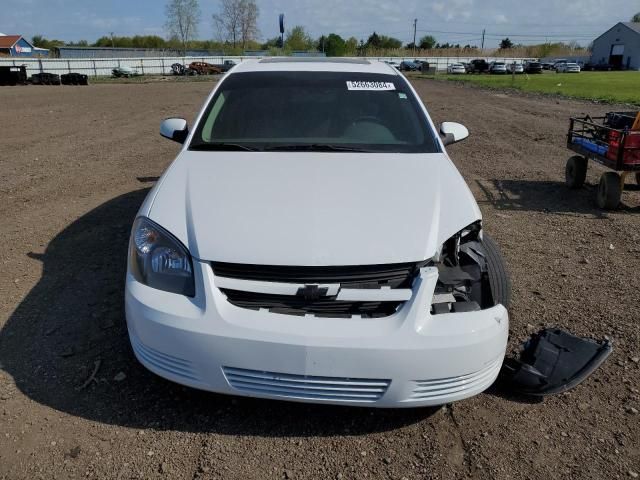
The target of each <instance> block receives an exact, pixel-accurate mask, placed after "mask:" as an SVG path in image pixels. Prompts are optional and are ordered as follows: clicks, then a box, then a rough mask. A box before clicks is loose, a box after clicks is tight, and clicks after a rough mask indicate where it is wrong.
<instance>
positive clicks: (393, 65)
mask: <svg viewBox="0 0 640 480" xmlns="http://www.w3.org/2000/svg"><path fill="white" fill-rule="evenodd" d="M384 63H386V64H387V65H390V66H392V67H393V68H397V69H398V70H399V69H400V64H399V63H398V62H396V61H393V60H385V62H384Z"/></svg>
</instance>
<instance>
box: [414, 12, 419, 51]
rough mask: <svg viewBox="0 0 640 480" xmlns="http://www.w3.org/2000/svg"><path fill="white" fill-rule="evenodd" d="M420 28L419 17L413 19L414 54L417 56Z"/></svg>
mask: <svg viewBox="0 0 640 480" xmlns="http://www.w3.org/2000/svg"><path fill="white" fill-rule="evenodd" d="M417 28H418V19H417V18H414V19H413V56H414V57H415V56H416V29H417Z"/></svg>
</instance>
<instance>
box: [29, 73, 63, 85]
mask: <svg viewBox="0 0 640 480" xmlns="http://www.w3.org/2000/svg"><path fill="white" fill-rule="evenodd" d="M31 83H32V84H34V85H60V83H61V82H60V75H58V74H56V73H34V74H33V75H31Z"/></svg>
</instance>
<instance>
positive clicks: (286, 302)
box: [125, 58, 510, 407]
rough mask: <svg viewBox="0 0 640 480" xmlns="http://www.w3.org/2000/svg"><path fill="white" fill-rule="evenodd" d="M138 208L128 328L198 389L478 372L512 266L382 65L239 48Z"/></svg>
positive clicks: (167, 371) (348, 390) (419, 110)
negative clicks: (250, 56) (235, 61)
mask: <svg viewBox="0 0 640 480" xmlns="http://www.w3.org/2000/svg"><path fill="white" fill-rule="evenodd" d="M160 133H161V135H163V136H165V137H167V138H170V139H172V140H174V141H177V142H179V143H180V144H181V149H180V152H179V153H178V156H177V158H176V159H175V160H174V162H173V163H172V164H171V165H170V166H169V168H168V169H167V170H166V172H165V173H164V174H163V175H162V177H161V178H160V180H159V181H158V182H157V183H156V185H155V187H154V188H153V189H152V190H151V192H150V193H149V195H148V196H147V198H146V200H145V201H144V203H143V205H142V207H141V208H140V210H139V212H138V215H137V217H136V219H135V221H134V225H133V230H132V235H131V242H130V248H129V258H128V268H127V277H126V291H125V309H126V318H127V326H128V330H129V337H130V340H131V345H132V347H133V351H134V353H135V355H136V357H137V358H138V360H139V361H140V362H141V363H142V364H143V365H144V366H145V367H147V368H148V369H149V370H151V371H153V372H155V373H156V374H158V375H160V376H162V377H165V378H167V379H169V380H172V381H174V382H178V383H181V384H184V385H188V386H191V387H194V388H199V389H204V390H209V391H214V392H220V393H225V394H234V395H245V396H251V397H260V398H269V399H282V400H292V401H304V402H315V403H332V404H342V405H357V406H372V407H416V406H425V405H440V404H445V403H449V402H452V401H456V400H461V399H464V398H468V397H471V396H473V395H476V394H478V393H480V392H482V391H483V390H485V389H486V388H488V387H489V386H490V385H491V384H492V383H493V382H494V380H495V378H496V376H497V375H498V372H499V370H500V368H501V365H502V362H503V358H504V354H505V349H506V346H507V336H508V332H509V316H508V313H507V306H508V303H509V294H510V283H509V279H508V277H507V275H506V273H505V272H506V270H505V266H504V263H503V260H502V257H501V256H500V254H499V252H498V250H497V247H496V245H495V243H494V242H493V241H492V240H491V239H490V238H489V237H488V236H487V235H486V234H483V229H482V217H481V214H480V210H479V208H478V205H477V204H476V202H475V200H474V198H473V195H472V193H471V191H470V190H469V188H468V187H467V184H466V183H465V181H464V179H463V178H462V176H461V175H460V173H459V172H458V170H457V169H456V167H455V165H454V164H453V162H452V161H451V159H450V158H449V156H448V155H447V152H446V150H445V146H446V145H448V144H451V143H454V142H458V141H460V140H463V139H464V138H466V137H467V135H468V131H467V129H466V128H465V127H464V126H462V125H460V124H457V123H452V122H445V123H442V124H441V125H440V127H439V128H436V126H435V125H434V124H433V122H432V121H431V118H430V117H429V114H428V113H427V110H426V108H425V106H424V105H423V103H422V102H421V101H420V99H419V98H418V96H417V95H416V93H415V91H414V89H413V87H412V86H411V84H410V83H409V82H408V81H407V80H406V79H405V78H404V76H402V75H401V74H400V73H399V72H398V71H397V70H396V69H394V68H393V67H390V66H389V65H386V64H385V63H382V62H377V61H369V60H366V59H352V60H351V59H349V60H347V59H337V60H331V59H326V60H322V59H313V60H310V59H308V58H302V59H295V58H291V59H279V58H270V59H262V60H247V61H244V62H242V63H241V64H239V65H237V66H236V67H234V68H233V69H232V70H231V71H230V72H229V74H227V75H226V76H225V77H224V78H223V79H222V80H221V81H220V82H218V83H217V85H216V86H215V87H214V90H213V92H212V93H211V94H210V95H209V97H208V98H207V100H206V102H205V104H204V107H203V109H202V111H201V112H200V114H199V115H198V117H197V119H196V121H195V124H194V127H193V128H192V129H190V128H188V126H187V122H186V121H185V120H183V119H177V118H172V119H167V120H165V121H164V122H163V123H162V125H161V128H160Z"/></svg>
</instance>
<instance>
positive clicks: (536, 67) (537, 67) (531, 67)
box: [524, 62, 542, 73]
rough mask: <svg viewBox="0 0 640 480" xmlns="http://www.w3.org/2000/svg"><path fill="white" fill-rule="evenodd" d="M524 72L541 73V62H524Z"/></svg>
mask: <svg viewBox="0 0 640 480" xmlns="http://www.w3.org/2000/svg"><path fill="white" fill-rule="evenodd" d="M524 71H525V72H526V73H542V64H541V63H540V62H527V63H525V64H524Z"/></svg>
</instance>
